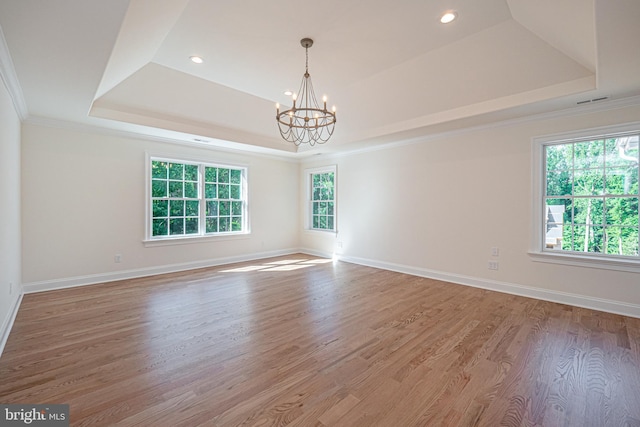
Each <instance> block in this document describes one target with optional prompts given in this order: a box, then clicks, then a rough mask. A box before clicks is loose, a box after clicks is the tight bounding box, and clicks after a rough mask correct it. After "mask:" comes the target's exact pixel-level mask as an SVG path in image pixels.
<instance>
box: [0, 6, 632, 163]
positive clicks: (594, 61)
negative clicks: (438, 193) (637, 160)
mask: <svg viewBox="0 0 640 427" xmlns="http://www.w3.org/2000/svg"><path fill="white" fill-rule="evenodd" d="M447 10H455V11H457V13H458V19H457V20H455V21H454V22H453V23H451V24H448V25H443V24H441V23H440V22H439V17H440V16H441V15H442V13H443V12H444V11H447ZM638 18H640V1H638V0H616V1H611V0H536V1H531V0H483V1H478V0H432V1H425V0H420V1H418V0H406V1H400V2H390V1H382V0H368V1H364V0H358V1H353V0H352V1H348V2H347V1H344V0H324V1H323V2H321V3H319V4H317V5H315V6H313V7H310V6H309V5H305V4H301V3H300V2H297V1H293V0H279V1H275V2H265V1H264V0H245V1H211V0H47V1H45V0H0V28H1V29H2V32H3V33H4V38H5V40H6V44H7V46H8V49H9V53H10V56H11V59H12V62H13V66H14V68H15V71H16V75H17V77H18V81H19V84H20V87H21V88H22V92H23V95H24V99H25V102H26V107H27V110H28V115H29V117H30V118H33V119H34V120H38V119H44V120H55V121H61V122H70V123H73V124H80V125H91V126H99V127H106V128H113V129H117V130H124V131H129V132H135V133H138V134H147V135H151V136H155V137H165V138H171V139H178V140H184V141H191V142H193V141H194V140H206V141H209V142H207V143H209V144H212V145H215V146H221V147H232V148H239V149H244V150H252V151H261V152H270V153H279V154H283V155H293V154H294V153H295V152H296V151H297V150H296V148H295V146H293V145H292V144H290V143H287V142H285V141H283V140H282V139H281V138H280V135H279V133H278V130H277V125H276V121H275V103H276V102H279V103H280V104H282V105H285V106H286V105H290V100H288V98H287V97H286V96H285V95H284V94H283V92H284V91H285V90H287V89H290V90H293V91H296V90H297V89H298V87H299V84H300V80H301V78H302V74H303V73H304V60H305V55H304V49H303V48H302V47H301V46H300V42H299V41H300V39H301V38H303V37H311V38H313V39H314V40H315V44H314V45H313V47H311V48H310V49H309V72H310V74H311V76H312V80H313V83H314V87H315V89H316V94H317V95H318V96H322V95H323V94H326V95H327V96H328V97H329V105H332V104H335V105H336V107H337V114H338V116H337V119H338V120H337V124H336V130H335V133H334V135H333V137H332V139H331V140H330V141H329V143H327V144H325V145H322V146H316V147H315V148H313V150H308V147H302V148H301V149H300V153H298V154H297V155H303V154H302V153H306V154H311V153H316V152H334V151H340V150H353V149H358V148H362V147H368V146H372V145H376V144H380V143H384V142H390V141H398V140H401V139H405V138H414V137H416V136H419V135H428V134H430V133H438V132H444V131H451V130H454V129H458V128H460V127H463V126H469V125H473V126H476V125H482V124H486V123H489V122H491V121H494V120H498V119H499V120H504V119H508V118H515V117H518V116H522V115H525V114H532V113H541V112H547V111H554V110H559V109H566V108H571V107H575V108H580V107H576V102H577V101H581V100H584V99H593V98H600V97H603V96H607V97H609V98H610V99H618V98H624V97H630V96H634V95H638V94H640V26H639V25H637V21H638ZM191 55H199V56H201V57H203V58H204V61H205V62H204V63H203V64H200V65H198V64H194V63H192V62H191V61H190V60H189V56H191Z"/></svg>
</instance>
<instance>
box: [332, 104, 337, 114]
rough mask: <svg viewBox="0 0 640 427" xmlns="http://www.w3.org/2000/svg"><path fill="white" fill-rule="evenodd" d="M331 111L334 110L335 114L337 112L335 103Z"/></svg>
mask: <svg viewBox="0 0 640 427" xmlns="http://www.w3.org/2000/svg"><path fill="white" fill-rule="evenodd" d="M331 111H333V113H334V114H335V112H336V106H335V105H334V106H333V107H331Z"/></svg>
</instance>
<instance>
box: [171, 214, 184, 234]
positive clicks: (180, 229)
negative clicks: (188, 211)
mask: <svg viewBox="0 0 640 427" xmlns="http://www.w3.org/2000/svg"><path fill="white" fill-rule="evenodd" d="M169 234H171V235H176V234H184V219H183V218H172V219H171V220H169Z"/></svg>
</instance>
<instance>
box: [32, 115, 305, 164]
mask: <svg viewBox="0 0 640 427" xmlns="http://www.w3.org/2000/svg"><path fill="white" fill-rule="evenodd" d="M24 124H27V125H34V126H42V127H49V128H54V129H64V130H70V131H74V132H88V133H96V134H99V135H105V136H117V137H120V138H131V139H140V140H143V141H152V142H162V143H165V144H176V145H184V146H188V147H193V148H200V149H205V150H213V151H222V152H225V153H233V154H244V155H250V156H255V157H260V158H266V159H272V160H280V161H286V162H291V163H299V158H298V156H297V155H296V153H288V152H283V153H279V152H278V153H268V152H262V153H261V152H258V151H254V149H253V147H249V148H248V149H246V150H243V149H239V148H233V147H222V146H218V145H215V144H214V143H213V142H197V141H187V140H184V139H178V138H169V137H163V136H156V135H148V134H145V133H138V132H134V131H128V130H122V129H112V128H108V127H102V126H97V125H89V124H83V123H75V122H70V121H66V120H60V119H52V118H48V117H38V116H29V117H28V118H27V119H25V120H24ZM264 150H269V149H266V148H265V149H264Z"/></svg>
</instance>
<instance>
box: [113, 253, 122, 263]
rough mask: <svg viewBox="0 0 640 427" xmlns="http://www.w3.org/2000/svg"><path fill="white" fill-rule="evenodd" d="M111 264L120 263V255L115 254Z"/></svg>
mask: <svg viewBox="0 0 640 427" xmlns="http://www.w3.org/2000/svg"><path fill="white" fill-rule="evenodd" d="M113 262H115V263H120V262H122V254H116V255H115V256H114V257H113Z"/></svg>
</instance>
